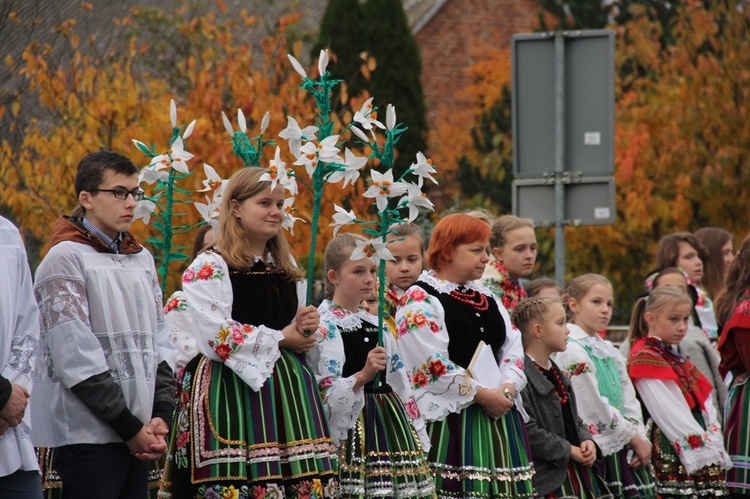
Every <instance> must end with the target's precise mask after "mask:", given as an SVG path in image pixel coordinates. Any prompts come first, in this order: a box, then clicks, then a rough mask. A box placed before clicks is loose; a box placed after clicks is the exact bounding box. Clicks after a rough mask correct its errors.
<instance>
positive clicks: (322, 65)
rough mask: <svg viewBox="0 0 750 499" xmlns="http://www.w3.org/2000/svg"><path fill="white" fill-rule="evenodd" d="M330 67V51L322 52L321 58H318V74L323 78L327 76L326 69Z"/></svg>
mask: <svg viewBox="0 0 750 499" xmlns="http://www.w3.org/2000/svg"><path fill="white" fill-rule="evenodd" d="M327 67H328V49H325V50H321V51H320V57H318V74H320V76H323V75H324V74H326V68H327Z"/></svg>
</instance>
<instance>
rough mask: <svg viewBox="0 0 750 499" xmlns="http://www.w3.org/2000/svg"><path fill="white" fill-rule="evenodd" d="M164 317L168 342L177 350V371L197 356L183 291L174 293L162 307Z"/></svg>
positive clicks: (191, 324) (191, 323)
mask: <svg viewBox="0 0 750 499" xmlns="http://www.w3.org/2000/svg"><path fill="white" fill-rule="evenodd" d="M164 316H165V317H166V319H167V326H168V328H169V341H171V342H172V344H173V345H174V346H175V348H176V349H177V357H176V359H175V366H176V367H177V369H178V370H180V369H182V368H183V367H185V365H186V364H187V363H188V362H190V360H191V359H192V358H193V357H195V356H196V355H198V347H197V345H196V341H195V333H194V332H193V322H192V320H191V319H190V312H189V311H188V302H187V299H186V298H185V292H184V291H175V292H174V293H173V294H172V296H170V297H169V299H168V300H167V304H166V305H164Z"/></svg>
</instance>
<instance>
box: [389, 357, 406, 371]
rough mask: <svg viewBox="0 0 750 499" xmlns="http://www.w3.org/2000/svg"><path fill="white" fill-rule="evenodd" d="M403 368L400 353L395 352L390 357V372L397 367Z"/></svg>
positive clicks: (397, 368) (396, 369)
mask: <svg viewBox="0 0 750 499" xmlns="http://www.w3.org/2000/svg"><path fill="white" fill-rule="evenodd" d="M403 368H404V361H403V360H401V354H400V353H398V352H396V353H394V354H393V356H392V357H391V372H392V373H395V372H396V371H398V370H399V369H403Z"/></svg>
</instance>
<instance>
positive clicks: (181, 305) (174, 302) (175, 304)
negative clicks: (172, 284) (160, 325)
mask: <svg viewBox="0 0 750 499" xmlns="http://www.w3.org/2000/svg"><path fill="white" fill-rule="evenodd" d="M173 310H177V311H178V312H183V311H185V310H187V301H185V300H184V299H182V298H180V297H179V296H175V297H174V298H172V299H171V300H169V301H168V302H167V304H166V305H165V306H164V313H165V314H168V313H169V312H171V311H173Z"/></svg>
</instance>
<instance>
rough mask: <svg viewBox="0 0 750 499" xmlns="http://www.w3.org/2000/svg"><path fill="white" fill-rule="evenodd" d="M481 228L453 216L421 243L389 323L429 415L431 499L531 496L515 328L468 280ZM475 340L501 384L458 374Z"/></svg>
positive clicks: (484, 250)
mask: <svg viewBox="0 0 750 499" xmlns="http://www.w3.org/2000/svg"><path fill="white" fill-rule="evenodd" d="M489 235H490V227H489V226H488V225H487V224H486V223H484V222H482V221H481V220H479V219H476V218H474V217H471V216H468V215H462V214H456V215H448V216H447V217H445V218H443V219H442V220H441V221H440V222H439V223H438V224H437V225H436V226H435V230H434V231H433V233H432V239H431V240H430V247H429V252H428V254H427V260H428V262H429V264H430V267H431V268H432V269H433V270H431V271H425V272H423V273H422V274H421V275H420V277H419V280H418V281H417V282H416V283H415V284H414V285H413V286H411V287H410V288H409V289H408V290H407V291H406V293H405V295H404V297H403V298H402V300H401V305H400V306H399V309H398V310H397V312H396V329H397V331H398V343H399V349H400V350H401V355H402V358H403V361H404V364H405V367H406V368H407V372H408V373H409V376H410V379H411V383H412V387H413V388H414V398H415V400H416V401H417V405H418V406H419V409H420V411H421V412H422V414H423V415H424V416H425V418H426V419H427V421H428V432H429V435H430V441H431V443H432V447H431V449H430V452H429V456H428V461H429V462H430V465H431V466H432V468H433V470H434V472H435V478H436V480H435V488H436V492H437V495H438V497H468V496H476V497H489V498H495V497H498V498H499V497H532V496H533V494H534V490H533V486H532V481H531V478H532V475H533V471H532V466H531V463H530V458H529V451H528V439H527V437H526V430H525V427H524V423H523V421H522V419H521V416H520V414H519V412H518V410H517V409H516V407H515V405H514V401H516V402H518V401H520V397H518V396H517V394H518V393H519V392H520V391H521V389H523V387H524V386H525V385H526V376H525V375H524V372H523V355H524V353H523V347H522V345H521V335H520V333H519V332H518V331H517V330H515V329H512V328H511V326H510V318H509V317H508V312H507V311H506V310H505V308H504V307H503V306H502V304H501V303H500V302H499V301H498V300H497V299H495V298H494V296H493V295H492V293H491V292H490V291H489V290H487V289H486V288H484V287H482V286H480V285H477V284H476V283H475V282H474V281H475V280H476V279H478V278H480V277H481V276H482V272H483V271H484V268H485V266H486V265H487V262H488V261H489V256H488V250H489ZM480 341H484V342H485V343H486V344H488V345H490V346H491V348H492V350H493V351H494V352H495V357H496V359H497V361H498V363H499V365H500V371H501V375H502V380H501V381H502V384H501V386H500V387H499V388H494V389H491V388H486V387H483V386H482V385H480V384H479V383H478V382H477V381H475V380H474V379H472V378H471V377H470V376H469V375H468V374H467V372H466V368H467V367H468V365H469V363H470V362H471V359H472V356H473V354H474V351H475V350H476V348H477V345H478V344H479V342H480Z"/></svg>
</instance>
